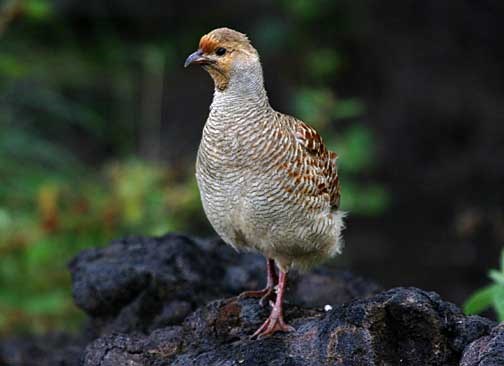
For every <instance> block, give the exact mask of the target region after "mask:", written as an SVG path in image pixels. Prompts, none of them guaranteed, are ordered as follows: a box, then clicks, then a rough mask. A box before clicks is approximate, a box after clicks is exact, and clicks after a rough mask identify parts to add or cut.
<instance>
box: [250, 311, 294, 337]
mask: <svg viewBox="0 0 504 366" xmlns="http://www.w3.org/2000/svg"><path fill="white" fill-rule="evenodd" d="M295 330H296V329H294V327H291V326H290V325H288V324H285V322H284V320H283V317H282V316H278V315H276V314H271V315H270V316H269V318H268V319H267V320H266V321H265V322H264V323H263V325H261V327H260V328H259V329H257V330H256V331H255V333H254V334H252V335H251V336H250V338H255V337H257V339H262V338H265V337H268V336H270V335H273V334H274V333H276V332H286V333H287V332H294V331H295Z"/></svg>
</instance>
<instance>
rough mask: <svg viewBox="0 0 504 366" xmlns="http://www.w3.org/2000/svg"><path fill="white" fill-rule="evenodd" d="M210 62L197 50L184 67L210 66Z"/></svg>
mask: <svg viewBox="0 0 504 366" xmlns="http://www.w3.org/2000/svg"><path fill="white" fill-rule="evenodd" d="M209 63H210V60H209V59H208V58H206V57H205V56H204V55H203V52H202V51H201V50H197V51H196V52H194V53H191V54H190V55H189V57H188V58H187V59H186V60H185V62H184V67H187V66H189V65H192V64H197V65H208V64H209Z"/></svg>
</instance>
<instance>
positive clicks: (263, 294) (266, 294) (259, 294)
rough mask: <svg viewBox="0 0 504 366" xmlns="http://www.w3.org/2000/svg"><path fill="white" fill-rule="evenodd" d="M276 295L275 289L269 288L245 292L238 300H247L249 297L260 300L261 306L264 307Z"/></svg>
mask: <svg viewBox="0 0 504 366" xmlns="http://www.w3.org/2000/svg"><path fill="white" fill-rule="evenodd" d="M274 293H275V287H274V286H267V287H265V288H264V289H262V290H256V291H244V292H242V293H241V294H239V295H238V299H239V300H241V299H246V298H248V297H253V298H260V300H259V305H261V306H264V305H265V304H267V303H268V300H270V299H271V298H272V296H273V294H274Z"/></svg>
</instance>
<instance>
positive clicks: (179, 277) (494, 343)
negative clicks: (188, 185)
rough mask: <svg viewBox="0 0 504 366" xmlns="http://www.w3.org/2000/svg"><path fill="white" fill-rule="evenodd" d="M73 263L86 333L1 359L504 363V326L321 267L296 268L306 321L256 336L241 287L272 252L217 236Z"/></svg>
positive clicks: (11, 347) (292, 304) (107, 365)
mask: <svg viewBox="0 0 504 366" xmlns="http://www.w3.org/2000/svg"><path fill="white" fill-rule="evenodd" d="M69 268H70V271H71V273H72V281H73V294H74V299H75V302H76V304H77V305H78V306H79V307H80V308H81V309H82V310H83V311H85V312H86V313H87V315H88V318H89V320H88V324H87V325H86V327H85V329H84V330H83V332H82V334H81V335H76V336H68V335H48V336H44V337H29V338H22V337H21V338H19V337H18V338H10V339H4V340H0V365H2V366H3V365H16V366H17V365H26V366H31V365H37V366H39V365H40V366H45V365H59V366H74V365H75V366H77V365H79V366H98V365H99V366H112V365H114V366H115V365H130V366H144V365H145V366H149V365H152V366H154V365H156V366H161V365H188V366H190V365H194V366H196V365H205V366H207V365H248V366H251V365H292V366H297V365H358V366H367V365H373V366H375V365H376V366H378V365H380V366H381V365H422V366H427V365H443V366H450V365H459V364H460V365H463V366H476V365H478V366H497V365H500V366H502V365H504V361H503V360H504V346H503V345H504V328H503V327H502V325H501V326H497V325H496V324H495V323H494V322H492V321H490V320H488V319H486V318H483V317H479V316H465V315H463V314H462V312H461V311H460V309H459V308H458V307H456V306H455V305H453V304H451V303H449V302H446V301H443V300H442V299H441V298H440V297H439V296H438V295H437V294H435V293H432V292H426V291H423V290H420V289H416V288H394V289H391V290H388V291H384V292H379V290H380V288H379V287H378V286H377V285H375V284H373V283H371V282H369V281H365V280H363V279H361V278H358V277H355V276H353V275H351V274H350V273H346V272H338V271H334V270H330V269H327V268H326V269H324V268H323V267H322V268H321V269H318V270H316V271H315V272H312V273H309V274H303V275H296V274H293V275H292V276H291V278H290V285H289V289H288V295H289V297H288V298H287V303H286V306H285V317H286V320H287V321H288V322H289V323H290V324H291V325H292V326H294V327H295V328H296V331H295V332H292V333H288V334H276V335H274V336H272V337H269V338H266V339H261V340H251V339H250V338H249V335H250V334H252V333H253V332H254V330H255V329H256V328H257V327H259V325H260V324H261V323H262V321H264V320H265V319H266V317H267V315H268V312H269V309H268V308H267V307H261V306H259V304H258V302H257V300H256V299H244V300H238V299H237V298H235V297H233V296H234V295H236V294H237V293H239V292H241V291H243V290H248V289H254V288H260V287H261V286H262V285H263V284H264V281H265V279H264V261H263V259H262V258H261V257H259V256H257V255H254V254H250V253H248V254H247V253H245V254H237V253H236V252H234V251H233V250H232V249H231V248H229V247H228V246H225V245H223V244H222V243H221V242H220V241H216V240H210V241H209V240H197V239H191V238H189V237H186V236H182V235H176V234H169V235H166V236H164V237H161V238H128V239H123V240H118V241H114V242H112V243H111V244H110V245H109V246H107V247H105V248H97V249H89V250H85V251H83V252H82V253H81V254H79V255H78V256H77V257H76V258H75V259H74V260H73V261H72V262H71V263H70V265H69ZM326 305H330V306H329V307H327V306H326ZM324 308H325V309H327V310H328V311H325V310H324ZM329 309H330V310H329Z"/></svg>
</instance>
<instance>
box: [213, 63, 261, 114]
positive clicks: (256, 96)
mask: <svg viewBox="0 0 504 366" xmlns="http://www.w3.org/2000/svg"><path fill="white" fill-rule="evenodd" d="M269 109H271V107H270V104H269V100H268V96H267V93H266V89H265V88H264V80H263V75H262V69H261V65H260V64H258V65H257V66H256V67H251V68H248V69H246V70H236V71H235V72H233V74H232V75H231V77H230V79H229V83H228V85H227V87H226V89H224V90H219V88H217V87H216V88H215V91H214V97H213V101H212V105H211V106H210V110H211V112H210V113H211V114H215V113H216V114H221V113H225V114H227V115H228V116H232V115H235V116H240V115H244V114H247V113H250V112H251V111H259V110H263V111H266V110H269Z"/></svg>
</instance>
